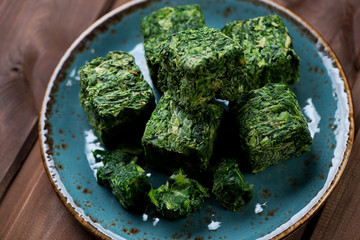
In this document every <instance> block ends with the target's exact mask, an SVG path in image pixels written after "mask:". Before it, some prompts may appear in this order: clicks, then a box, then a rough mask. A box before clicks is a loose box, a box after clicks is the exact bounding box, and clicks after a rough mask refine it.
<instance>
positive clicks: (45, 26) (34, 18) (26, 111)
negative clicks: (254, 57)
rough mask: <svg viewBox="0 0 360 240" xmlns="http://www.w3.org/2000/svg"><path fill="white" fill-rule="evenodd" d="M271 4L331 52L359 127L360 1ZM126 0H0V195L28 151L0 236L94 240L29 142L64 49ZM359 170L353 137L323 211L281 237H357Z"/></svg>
mask: <svg viewBox="0 0 360 240" xmlns="http://www.w3.org/2000/svg"><path fill="white" fill-rule="evenodd" d="M275 1H276V2H278V3H280V4H282V5H284V6H286V7H288V8H289V9H290V10H292V11H293V12H295V13H296V14H298V15H299V16H300V17H302V18H303V19H304V20H306V21H307V22H309V23H310V24H311V25H312V26H313V27H314V28H315V29H316V30H317V31H318V32H319V33H320V34H321V35H322V36H323V37H324V39H325V40H326V41H327V42H328V43H329V45H330V46H331V47H332V49H333V50H334V52H335V54H336V55H337V57H338V58H339V60H340V62H341V64H342V65H343V67H344V70H345V73H346V75H347V77H348V79H349V83H350V86H351V89H352V94H353V100H354V109H355V121H356V131H358V127H359V123H360V111H358V109H360V0H275ZM125 2H127V0H114V1H110V0H102V1H100V0H78V1H71V0H22V1H20V0H15V1H14V0H2V1H0V20H1V22H2V25H1V26H0V28H1V33H2V34H0V52H1V54H0V102H4V103H5V102H6V104H2V105H3V106H1V107H0V142H1V144H0V156H1V157H2V158H1V160H0V199H1V195H2V194H1V191H5V189H6V186H7V184H8V183H9V182H10V180H11V179H12V176H14V174H15V173H16V171H17V170H18V168H19V167H20V166H21V163H22V161H23V159H24V158H25V157H26V156H27V154H28V152H29V149H32V150H31V153H30V154H29V155H28V156H27V157H26V160H25V163H24V165H23V166H22V168H21V171H20V172H19V173H18V174H17V176H16V178H15V180H14V181H13V182H12V184H11V185H10V187H9V189H8V191H7V192H6V195H5V196H4V198H3V200H2V201H1V202H0V216H1V217H0V226H1V228H0V239H30V240H32V239H75V240H77V239H94V237H93V236H92V235H91V234H90V233H88V232H87V231H86V230H84V229H83V228H82V226H81V225H80V224H79V223H78V222H77V221H76V220H75V219H74V218H73V217H72V216H71V214H70V213H69V212H68V211H67V210H66V208H65V207H64V206H63V205H62V203H61V202H60V200H59V199H58V197H57V195H56V193H55V191H54V190H53V189H52V186H51V184H50V182H49V180H48V178H47V176H46V174H45V171H44V168H43V165H42V160H41V156H40V150H39V147H38V145H37V144H35V145H33V144H34V142H35V141H36V121H37V116H38V111H39V109H40V104H41V99H42V97H43V94H44V90H45V88H46V85H47V82H48V80H49V78H50V75H51V74H52V71H53V69H54V67H55V66H56V64H57V62H58V61H59V59H60V57H61V56H62V54H63V53H64V52H65V50H66V49H67V47H68V46H69V45H70V44H71V43H72V41H73V40H74V39H75V38H76V37H77V36H78V35H79V34H80V33H81V32H82V31H83V30H84V29H85V28H86V27H87V26H89V25H90V24H91V23H92V22H93V21H95V20H96V19H97V18H99V17H100V16H102V15H103V14H104V13H106V12H107V11H109V10H111V9H113V8H115V7H118V6H120V5H121V4H123V3H125ZM9 99H10V100H9ZM34 130H35V131H34ZM359 173H360V135H359V134H357V135H356V138H355V143H354V147H353V152H352V154H351V157H350V160H349V163H348V166H347V168H346V170H345V172H344V175H343V177H342V178H341V180H340V183H339V184H338V186H337V187H336V189H335V191H334V192H333V194H332V195H331V196H330V198H329V199H328V201H327V203H326V205H325V206H324V207H323V210H322V211H320V212H318V213H317V215H316V216H315V217H314V218H312V219H311V220H310V221H309V222H308V223H307V224H305V225H304V226H301V227H300V228H299V229H298V230H296V231H295V232H294V233H292V234H291V235H290V236H288V237H287V238H286V239H287V240H290V239H291V240H295V239H297V240H300V239H309V238H310V237H311V238H312V239H360V229H359V228H358V227H357V223H358V222H360V211H359V210H360V209H359V208H360V207H359V206H360V205H359V204H360V202H359V201H360V200H359V199H360V187H359V186H358V183H359V181H360V174H359ZM6 174H9V175H8V176H5V175H6ZM5 180H6V181H7V183H6V181H5ZM5 183H6V184H5ZM4 186H5V187H4Z"/></svg>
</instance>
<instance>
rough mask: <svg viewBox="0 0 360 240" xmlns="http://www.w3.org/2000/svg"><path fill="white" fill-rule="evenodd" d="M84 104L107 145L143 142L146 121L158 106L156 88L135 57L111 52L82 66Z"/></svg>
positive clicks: (102, 140)
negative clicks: (148, 80) (145, 78)
mask: <svg viewBox="0 0 360 240" xmlns="http://www.w3.org/2000/svg"><path fill="white" fill-rule="evenodd" d="M79 73H80V87H81V90H80V94H79V98H80V103H81V106H82V107H83V109H84V111H85V113H86V115H87V117H88V119H89V122H90V125H91V126H92V127H93V129H94V132H95V134H96V135H97V136H98V137H99V139H100V141H101V142H102V143H103V144H104V145H105V146H106V147H107V148H114V147H116V146H117V145H118V144H123V143H136V144H139V145H140V143H141V142H140V140H141V136H142V133H143V131H144V128H145V124H146V121H147V120H148V119H149V117H150V115H151V112H152V111H153V109H154V108H155V100H154V94H153V92H152V89H151V88H150V86H149V85H148V83H147V82H146V81H145V80H144V78H143V75H142V74H141V72H140V69H139V68H138V66H136V64H135V61H134V58H133V56H131V55H130V54H128V53H126V52H121V51H117V52H109V53H108V55H107V57H106V58H104V57H98V58H95V59H93V60H92V61H91V62H89V63H87V64H86V65H84V66H83V67H81V68H80V71H79Z"/></svg>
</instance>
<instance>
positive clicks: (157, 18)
mask: <svg viewBox="0 0 360 240" xmlns="http://www.w3.org/2000/svg"><path fill="white" fill-rule="evenodd" d="M203 26H205V20H204V17H203V15H202V12H201V9H200V7H199V6H198V5H197V4H195V5H182V6H174V7H164V8H161V9H159V10H157V11H154V12H152V13H151V14H149V15H147V16H145V17H143V18H142V19H141V22H140V27H141V32H142V34H143V38H144V50H145V57H146V61H147V64H148V67H149V71H150V76H151V79H152V81H153V83H154V86H157V72H158V68H159V57H158V55H159V51H160V49H161V43H162V42H163V41H164V40H165V39H166V37H167V36H168V35H171V34H173V33H176V32H180V31H184V30H188V29H197V28H200V27H203Z"/></svg>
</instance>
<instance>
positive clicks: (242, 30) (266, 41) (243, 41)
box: [221, 15, 300, 89]
mask: <svg viewBox="0 0 360 240" xmlns="http://www.w3.org/2000/svg"><path fill="white" fill-rule="evenodd" d="M221 31H222V32H223V33H224V34H226V35H228V36H229V37H231V38H233V39H234V40H235V41H236V42H238V43H239V44H240V45H241V46H242V47H243V50H244V57H245V62H246V67H245V68H244V72H243V77H244V79H245V80H246V81H247V82H249V86H251V87H252V89H255V88H259V87H262V86H264V85H265V84H266V83H274V82H283V83H287V84H289V85H291V84H294V83H295V82H296V81H297V80H298V78H299V72H300V59H299V57H298V56H297V54H296V53H295V51H294V48H293V45H292V39H291V37H290V35H289V33H288V30H287V28H286V27H285V25H284V23H283V21H282V19H281V18H280V17H279V16H277V15H271V16H264V17H257V18H252V19H249V20H240V21H234V22H230V23H228V24H226V25H225V26H224V27H223V28H222V29H221ZM250 83H251V84H250Z"/></svg>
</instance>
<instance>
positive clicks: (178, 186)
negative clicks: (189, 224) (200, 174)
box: [149, 170, 209, 219]
mask: <svg viewBox="0 0 360 240" xmlns="http://www.w3.org/2000/svg"><path fill="white" fill-rule="evenodd" d="M149 197H150V201H151V203H152V204H154V205H155V208H156V210H157V211H158V212H159V213H160V214H161V215H162V216H163V217H164V218H167V219H179V218H184V217H186V216H189V215H190V214H191V213H193V212H198V211H200V210H201V208H202V206H203V204H204V201H205V199H206V198H208V197H209V194H208V190H207V189H206V188H205V187H203V186H202V185H201V184H200V183H199V182H198V181H196V180H194V179H191V178H188V177H187V176H186V175H185V173H184V172H183V171H182V170H178V171H176V172H175V173H174V174H173V175H172V176H171V177H170V178H169V179H168V181H167V182H166V184H164V185H162V186H160V187H159V188H157V189H151V190H150V192H149Z"/></svg>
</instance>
